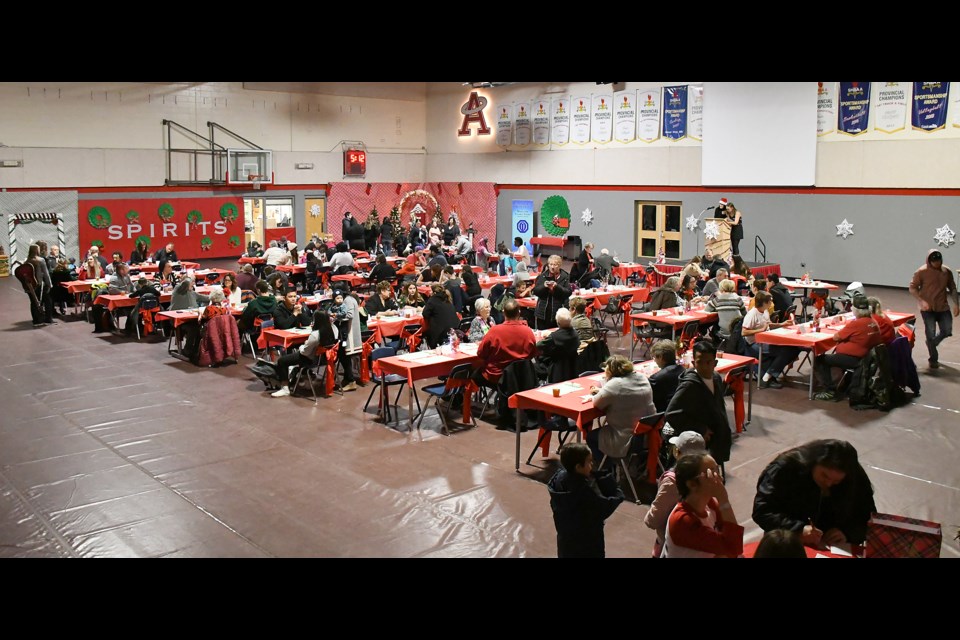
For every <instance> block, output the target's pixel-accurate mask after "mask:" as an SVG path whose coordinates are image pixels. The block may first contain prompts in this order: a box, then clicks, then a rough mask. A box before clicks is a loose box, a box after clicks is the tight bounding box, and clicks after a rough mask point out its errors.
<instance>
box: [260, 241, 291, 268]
mask: <svg viewBox="0 0 960 640" xmlns="http://www.w3.org/2000/svg"><path fill="white" fill-rule="evenodd" d="M262 257H263V259H264V260H266V263H267V264H268V265H269V266H271V267H276V266H277V265H281V264H287V262H288V261H289V260H290V254H289V253H287V251H286V250H285V249H282V248H280V244H279V243H278V242H277V241H276V240H271V241H270V246H269V247H268V248H267V250H266V251H264V252H263V256H262Z"/></svg>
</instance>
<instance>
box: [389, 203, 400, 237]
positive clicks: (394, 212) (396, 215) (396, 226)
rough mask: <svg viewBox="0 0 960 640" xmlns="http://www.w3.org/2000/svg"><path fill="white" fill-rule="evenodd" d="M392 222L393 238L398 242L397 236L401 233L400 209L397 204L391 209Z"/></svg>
mask: <svg viewBox="0 0 960 640" xmlns="http://www.w3.org/2000/svg"><path fill="white" fill-rule="evenodd" d="M390 224H392V225H393V240H394V242H396V240H397V236H398V235H399V234H400V209H398V208H397V207H396V206H394V207H393V209H390Z"/></svg>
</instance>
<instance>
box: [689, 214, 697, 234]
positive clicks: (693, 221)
mask: <svg viewBox="0 0 960 640" xmlns="http://www.w3.org/2000/svg"><path fill="white" fill-rule="evenodd" d="M699 225H700V221H699V220H697V216H690V217H689V218H687V231H696V230H697V227H698V226H699Z"/></svg>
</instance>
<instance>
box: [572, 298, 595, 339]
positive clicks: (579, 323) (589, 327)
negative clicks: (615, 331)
mask: <svg viewBox="0 0 960 640" xmlns="http://www.w3.org/2000/svg"><path fill="white" fill-rule="evenodd" d="M569 304H570V311H571V312H572V313H573V318H572V319H571V322H572V324H573V329H574V331H576V332H577V335H578V336H580V341H581V342H587V341H588V340H593V338H594V333H593V323H592V322H591V321H590V318H588V317H587V301H586V300H584V299H583V298H581V297H580V296H574V297H572V298H570V302H569Z"/></svg>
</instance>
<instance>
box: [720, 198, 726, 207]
mask: <svg viewBox="0 0 960 640" xmlns="http://www.w3.org/2000/svg"><path fill="white" fill-rule="evenodd" d="M720 206H721V207H725V206H727V199H726V198H720Z"/></svg>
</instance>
